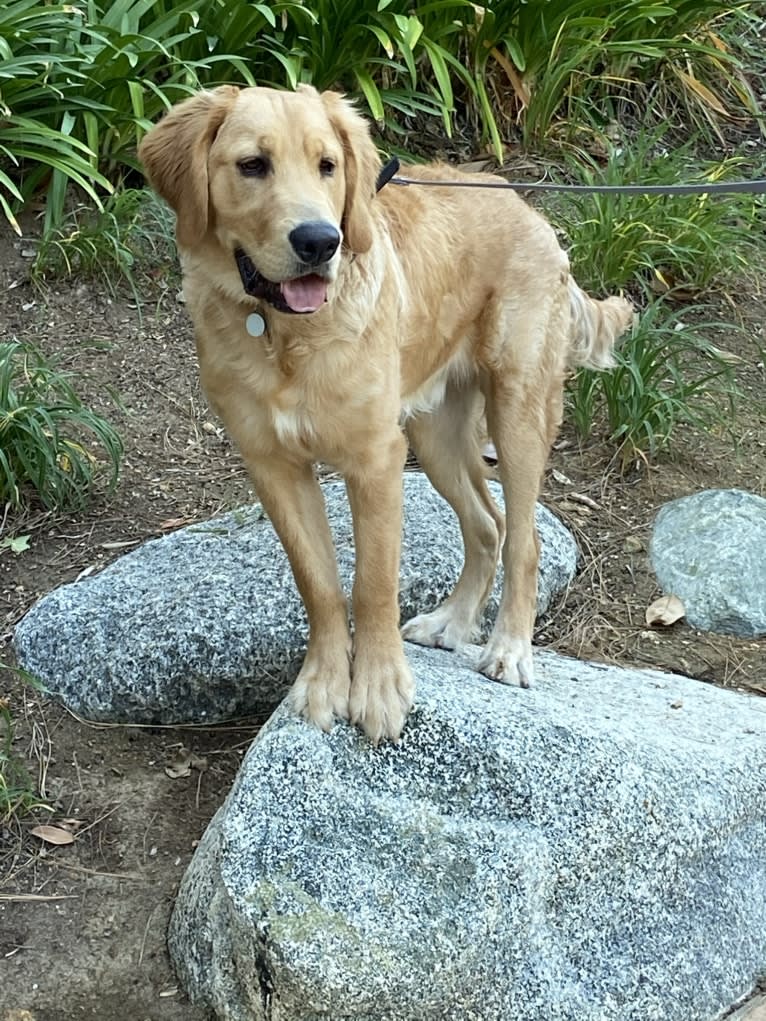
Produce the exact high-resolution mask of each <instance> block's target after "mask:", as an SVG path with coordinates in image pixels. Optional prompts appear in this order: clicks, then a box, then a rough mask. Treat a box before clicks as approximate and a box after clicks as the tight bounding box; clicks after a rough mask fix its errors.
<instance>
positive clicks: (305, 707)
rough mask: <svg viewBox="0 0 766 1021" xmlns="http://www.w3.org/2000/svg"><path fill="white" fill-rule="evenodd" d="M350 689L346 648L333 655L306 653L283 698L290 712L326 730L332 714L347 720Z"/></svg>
mask: <svg viewBox="0 0 766 1021" xmlns="http://www.w3.org/2000/svg"><path fill="white" fill-rule="evenodd" d="M350 690H351V657H350V650H349V651H346V650H345V649H343V650H342V651H341V653H340V654H339V655H334V656H318V655H317V656H312V655H311V654H310V653H307V655H306V659H305V661H304V663H303V666H302V667H301V671H300V673H299V674H298V676H297V678H296V680H295V683H294V684H293V686H292V688H291V689H290V691H289V693H288V696H287V701H288V705H289V706H290V708H291V709H292V711H293V712H294V713H296V714H297V715H298V716H303V717H304V719H306V720H308V721H309V722H310V723H313V724H315V725H316V726H317V727H319V728H320V730H325V731H327V730H330V729H331V728H332V725H333V722H334V720H335V718H336V717H338V718H340V719H342V720H347V719H349V695H350Z"/></svg>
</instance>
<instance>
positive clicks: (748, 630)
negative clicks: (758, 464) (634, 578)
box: [650, 489, 766, 638]
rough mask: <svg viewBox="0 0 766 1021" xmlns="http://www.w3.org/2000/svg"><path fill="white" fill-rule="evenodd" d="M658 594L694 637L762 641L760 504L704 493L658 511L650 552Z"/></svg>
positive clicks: (765, 620)
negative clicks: (678, 607)
mask: <svg viewBox="0 0 766 1021" xmlns="http://www.w3.org/2000/svg"><path fill="white" fill-rule="evenodd" d="M650 556H651V560H652V566H653V568H654V571H655V574H656V575H657V580H658V581H659V583H660V585H661V586H662V589H663V591H664V592H666V593H668V594H671V593H672V594H673V595H676V596H678V597H679V599H681V600H682V602H683V604H684V607H685V609H686V619H687V620H688V622H689V623H690V624H691V625H692V626H693V627H696V628H699V629H700V630H701V631H717V632H720V633H721V634H727V635H741V636H742V637H745V638H760V637H762V636H763V635H766V500H764V499H763V498H762V497H760V496H756V495H755V494H753V493H746V492H743V491H742V490H740V489H709V490H706V491H704V492H702V493H695V494H694V495H692V496H685V497H682V498H681V499H680V500H673V501H672V502H671V503H668V504H665V506H664V507H663V508H662V509H661V510H660V512H659V514H658V515H657V519H656V521H655V524H654V530H653V533H652V541H651V547H650Z"/></svg>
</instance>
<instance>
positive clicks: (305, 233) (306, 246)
mask: <svg viewBox="0 0 766 1021" xmlns="http://www.w3.org/2000/svg"><path fill="white" fill-rule="evenodd" d="M288 237H289V239H290V244H291V245H292V246H293V251H294V252H295V254H296V255H297V256H298V258H299V259H300V260H301V262H305V263H306V265H308V266H318V265H319V264H320V263H322V262H327V260H328V259H331V258H332V257H333V255H335V251H336V249H337V247H338V245H339V244H340V232H339V231H338V229H337V227H333V225H332V224H331V223H327V222H325V221H324V220H309V221H308V222H307V223H299V224H298V226H297V227H295V228H294V229H293V230H291V231H290V234H289V235H288Z"/></svg>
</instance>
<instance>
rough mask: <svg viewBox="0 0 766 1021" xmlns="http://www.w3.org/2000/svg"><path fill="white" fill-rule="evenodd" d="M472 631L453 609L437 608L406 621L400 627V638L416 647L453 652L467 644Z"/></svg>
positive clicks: (446, 607)
mask: <svg viewBox="0 0 766 1021" xmlns="http://www.w3.org/2000/svg"><path fill="white" fill-rule="evenodd" d="M473 630H474V629H473V628H472V627H471V626H470V624H469V625H466V623H465V620H464V619H463V618H462V616H461V615H459V614H458V613H456V612H455V609H454V608H453V607H449V606H439V607H438V608H437V609H436V610H432V611H431V613H420V614H418V616H417V617H413V618H412V620H408V621H407V623H406V624H404V625H403V627H402V638H404V639H405V641H408V642H414V643H415V644H416V645H427V646H430V647H431V648H433V649H449V650H453V649H458V648H460V646H461V645H465V644H466V642H469V641H470V640H471V636H472V633H473Z"/></svg>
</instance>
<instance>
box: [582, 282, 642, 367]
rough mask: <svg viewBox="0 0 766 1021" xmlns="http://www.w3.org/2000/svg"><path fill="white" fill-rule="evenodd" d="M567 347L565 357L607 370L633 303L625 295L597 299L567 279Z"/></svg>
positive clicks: (612, 362)
mask: <svg viewBox="0 0 766 1021" xmlns="http://www.w3.org/2000/svg"><path fill="white" fill-rule="evenodd" d="M569 308H570V313H571V322H572V326H571V330H572V338H571V347H570V353H569V360H570V362H571V363H572V364H573V365H583V366H585V367H586V368H588V369H610V368H612V366H613V365H614V364H615V363H614V358H613V357H612V350H613V348H614V345H615V344H616V342H617V341H618V340H619V338H620V337H621V336H622V334H623V333H624V332H625V331H626V330H627V328H628V327H629V326H630V324H631V322H632V321H633V314H634V313H633V306H632V305H631V303H630V302H629V301H628V300H627V299H626V298H617V297H612V298H607V299H606V300H605V301H597V300H596V299H595V298H591V297H589V296H588V295H587V294H586V293H585V291H583V290H582V288H581V287H578V286H577V284H576V283H575V281H574V279H573V278H572V277H571V276H570V278H569Z"/></svg>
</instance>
